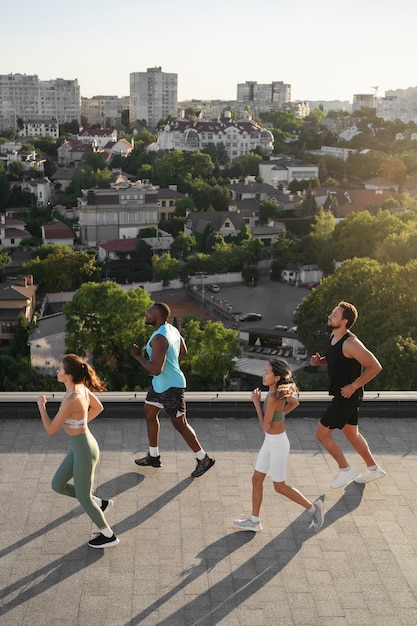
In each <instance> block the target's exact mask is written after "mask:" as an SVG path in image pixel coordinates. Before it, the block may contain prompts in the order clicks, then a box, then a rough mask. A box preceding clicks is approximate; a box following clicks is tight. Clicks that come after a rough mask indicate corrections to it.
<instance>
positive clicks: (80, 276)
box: [20, 246, 99, 293]
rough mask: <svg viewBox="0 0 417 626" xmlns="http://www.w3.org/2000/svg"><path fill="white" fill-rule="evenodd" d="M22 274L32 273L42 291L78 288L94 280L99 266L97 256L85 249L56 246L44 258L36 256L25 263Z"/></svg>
mask: <svg viewBox="0 0 417 626" xmlns="http://www.w3.org/2000/svg"><path fill="white" fill-rule="evenodd" d="M20 272H21V274H32V275H33V277H34V281H35V283H37V284H38V285H39V290H40V292H42V293H45V292H47V291H60V290H61V291H68V290H73V289H78V287H80V285H82V284H83V283H84V282H88V281H91V280H94V279H95V278H96V277H97V276H98V272H99V268H98V266H97V265H96V262H95V258H94V257H93V256H92V255H90V254H88V253H87V252H84V251H77V250H71V249H70V248H69V251H67V250H66V246H61V247H57V248H54V249H53V251H52V252H51V253H50V254H48V255H47V256H46V257H45V258H44V259H42V258H41V257H40V256H36V257H35V258H34V259H32V260H31V261H28V262H27V263H25V264H24V265H23V266H22V268H21V270H20Z"/></svg>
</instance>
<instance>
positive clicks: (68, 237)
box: [41, 220, 74, 247]
mask: <svg viewBox="0 0 417 626" xmlns="http://www.w3.org/2000/svg"><path fill="white" fill-rule="evenodd" d="M41 230H42V243H43V244H48V243H56V244H62V245H64V246H71V247H72V246H73V245H74V232H73V230H72V228H70V227H69V226H67V225H66V224H63V223H62V222H60V221H58V220H55V221H54V222H52V223H51V224H44V225H43V226H42V227H41Z"/></svg>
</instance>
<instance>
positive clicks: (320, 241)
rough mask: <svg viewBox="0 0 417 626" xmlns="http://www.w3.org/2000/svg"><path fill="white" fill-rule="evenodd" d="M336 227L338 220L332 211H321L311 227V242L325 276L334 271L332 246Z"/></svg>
mask: <svg viewBox="0 0 417 626" xmlns="http://www.w3.org/2000/svg"><path fill="white" fill-rule="evenodd" d="M335 227H336V220H335V218H334V216H333V214H332V213H330V211H324V210H323V209H320V211H319V213H318V214H317V215H316V216H315V218H314V222H313V224H312V226H311V232H310V235H309V237H310V240H311V243H312V247H313V249H314V251H315V255H316V258H317V262H318V265H319V266H320V268H321V269H322V270H323V272H324V273H325V274H330V273H331V272H332V271H333V248H332V246H331V245H330V244H331V241H332V237H333V233H334V229H335Z"/></svg>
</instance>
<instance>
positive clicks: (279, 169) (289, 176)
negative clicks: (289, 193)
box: [259, 155, 319, 188]
mask: <svg viewBox="0 0 417 626" xmlns="http://www.w3.org/2000/svg"><path fill="white" fill-rule="evenodd" d="M259 176H260V177H261V178H262V179H263V181H264V183H266V184H268V185H272V186H273V187H275V188H277V187H278V185H282V186H284V187H287V186H288V185H289V184H290V183H291V182H292V181H294V180H313V179H318V177H319V168H318V165H314V164H313V163H308V162H306V161H302V160H300V159H294V158H292V157H290V156H287V155H280V156H277V157H275V156H274V157H272V158H271V159H270V160H269V161H263V162H262V163H260V164H259Z"/></svg>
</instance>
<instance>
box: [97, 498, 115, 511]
mask: <svg viewBox="0 0 417 626" xmlns="http://www.w3.org/2000/svg"><path fill="white" fill-rule="evenodd" d="M111 506H113V500H103V499H102V500H101V506H100V509H101V510H102V511H105V510H106V509H107V508H110V507H111Z"/></svg>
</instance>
